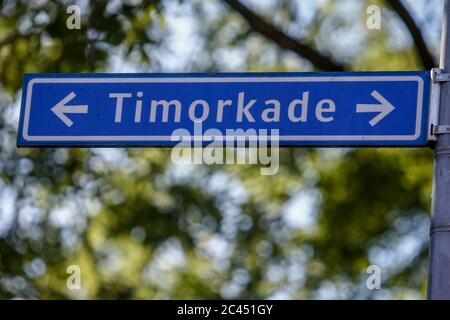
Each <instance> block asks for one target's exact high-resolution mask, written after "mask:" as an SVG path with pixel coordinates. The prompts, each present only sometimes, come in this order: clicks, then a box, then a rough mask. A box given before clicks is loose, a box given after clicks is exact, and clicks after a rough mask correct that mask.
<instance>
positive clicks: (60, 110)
mask: <svg viewBox="0 0 450 320" xmlns="http://www.w3.org/2000/svg"><path fill="white" fill-rule="evenodd" d="M76 96H77V95H76V94H75V93H74V92H73V91H72V92H71V93H69V94H68V95H67V96H66V97H65V98H64V99H62V100H61V101H60V102H58V103H57V104H55V105H54V106H53V108H52V109H51V110H52V111H53V113H54V114H55V115H56V116H57V117H58V118H59V119H60V120H61V121H62V122H64V124H65V125H66V126H68V127H71V126H72V125H73V121H72V120H70V119H69V117H68V116H66V114H67V113H88V106H87V105H86V104H83V105H73V106H70V105H66V103H69V102H70V101H71V100H72V99H73V98H75V97H76Z"/></svg>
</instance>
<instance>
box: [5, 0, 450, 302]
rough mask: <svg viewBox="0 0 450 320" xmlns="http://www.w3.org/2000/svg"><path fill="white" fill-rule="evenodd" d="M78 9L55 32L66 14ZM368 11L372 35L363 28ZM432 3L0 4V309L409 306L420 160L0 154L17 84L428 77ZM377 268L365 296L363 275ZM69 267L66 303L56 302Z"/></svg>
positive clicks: (427, 175) (419, 269)
mask: <svg viewBox="0 0 450 320" xmlns="http://www.w3.org/2000/svg"><path fill="white" fill-rule="evenodd" d="M72 4H76V5H78V6H79V7H80V9H81V14H82V16H81V29H79V30H69V29H68V28H67V26H66V20H67V18H68V17H69V14H67V12H66V9H67V7H68V6H69V5H72ZM369 5H377V6H379V8H380V10H381V11H380V12H381V29H379V30H377V29H375V30H370V29H369V28H367V24H366V22H367V19H368V18H369V16H368V14H367V8H368V7H369ZM442 9H443V1H442V0H401V1H400V0H383V1H382V0H371V1H361V0H334V1H332V0H320V1H315V0H292V1H289V0H279V1H276V0H258V1H257V0H240V1H238V0H184V1H183V0H178V1H177V0H159V1H158V0H156V1H140V0H128V1H118V0H113V1H100V0H90V1H89V0H83V1H75V0H74V1H65V0H60V1H47V0H36V1H24V0H0V112H1V116H0V137H1V139H0V298H4V299H10V298H38V299H56V298H58V299H59V298H61V299H66V298H67V299H139V298H140V299H172V298H183V299H194V298H196V299H197V298H198V299H206V298H207V299H216V298H225V299H230V298H252V299H253V298H277V299H344V298H348V299H395V298H398V299H420V298H424V297H425V292H426V277H427V246H428V229H429V220H430V202H431V201H430V200H431V177H432V159H433V158H432V152H431V151H430V150H428V149H416V150H411V149H374V148H371V149H282V150H281V153H280V161H281V164H280V171H279V173H278V174H277V175H275V176H261V175H260V174H259V173H260V170H259V169H260V168H259V167H258V166H248V165H239V166H219V165H217V166H201V165H174V164H172V162H171V161H170V150H168V149H150V148H148V149H143V148H135V149H95V148H92V149H65V148H56V149H50V148H48V149H45V148H40V149H20V150H19V149H17V148H16V145H15V143H16V137H17V123H18V116H19V105H20V94H21V85H22V79H23V74H24V73H25V72H216V71H219V72H228V71H319V70H328V71H329V70H348V71H365V70H429V69H431V68H432V67H434V66H437V60H438V53H439V38H440V20H441V19H440V17H441V15H442ZM372 264H375V265H377V266H379V267H380V268H381V271H382V275H381V280H382V283H381V289H380V290H369V289H368V288H367V286H366V280H367V277H368V274H367V273H366V268H367V267H368V266H370V265H372ZM70 265H78V266H79V267H80V270H81V289H79V290H69V289H68V287H67V286H66V281H67V278H68V276H69V274H68V273H67V272H66V271H67V267H68V266H70Z"/></svg>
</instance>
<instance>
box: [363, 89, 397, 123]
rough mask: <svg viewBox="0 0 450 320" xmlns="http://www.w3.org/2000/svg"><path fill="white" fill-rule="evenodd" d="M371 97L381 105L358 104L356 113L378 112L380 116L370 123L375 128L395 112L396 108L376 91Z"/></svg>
mask: <svg viewBox="0 0 450 320" xmlns="http://www.w3.org/2000/svg"><path fill="white" fill-rule="evenodd" d="M371 96H372V97H374V98H375V99H377V100H378V102H380V104H358V105H356V112H358V113H360V112H378V115H377V116H376V117H374V118H373V119H372V120H370V121H369V123H370V125H371V126H372V127H373V126H375V125H376V124H377V123H378V122H380V121H381V120H383V119H384V118H385V117H386V116H387V115H388V114H389V113H391V112H392V111H394V109H395V107H394V106H393V105H392V104H391V103H390V102H389V101H387V100H386V98H385V97H383V96H382V95H381V94H380V93H379V92H378V91H376V90H374V91H372V93H371Z"/></svg>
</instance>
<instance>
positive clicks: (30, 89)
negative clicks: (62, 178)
mask: <svg viewBox="0 0 450 320" xmlns="http://www.w3.org/2000/svg"><path fill="white" fill-rule="evenodd" d="M362 81H373V82H381V81H417V83H418V93H417V113H416V131H415V133H414V134H413V135H392V136H389V135H384V136H375V135H363V136H357V135H348V136H345V135H344V136H335V135H319V136H283V135H280V136H279V140H280V141H414V140H416V139H417V138H419V137H420V134H421V132H420V130H421V123H422V109H423V95H424V81H423V79H422V78H420V77H418V76H361V77H358V76H337V77H329V76H325V77H298V76H292V77H289V76H287V77H222V78H219V77H217V78H213V77H211V78H205V77H198V78H182V77H180V78H177V77H173V78H127V77H123V78H36V79H32V80H31V81H30V82H29V83H28V87H27V95H26V103H25V114H24V120H23V129H22V136H23V138H24V139H25V140H27V141H173V137H172V136H30V135H29V134H28V127H29V121H30V109H31V98H32V93H33V85H34V84H36V83H230V82H362ZM180 138H182V137H180ZM187 138H189V137H187ZM208 138H209V139H214V137H207V139H205V137H191V139H192V140H197V141H205V140H209V139H208ZM224 138H226V139H227V140H235V139H236V138H239V137H233V136H230V137H224ZM245 138H246V139H249V140H252V139H255V140H264V139H269V140H270V139H271V138H272V139H273V137H270V136H268V137H261V136H246V137H245Z"/></svg>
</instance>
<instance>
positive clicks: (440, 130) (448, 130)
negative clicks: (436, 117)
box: [431, 125, 450, 135]
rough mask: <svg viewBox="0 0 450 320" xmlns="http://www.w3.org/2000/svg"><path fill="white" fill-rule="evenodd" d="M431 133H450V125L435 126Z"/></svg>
mask: <svg viewBox="0 0 450 320" xmlns="http://www.w3.org/2000/svg"><path fill="white" fill-rule="evenodd" d="M431 134H433V135H442V134H450V126H444V125H440V126H433V127H432V130H431Z"/></svg>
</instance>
